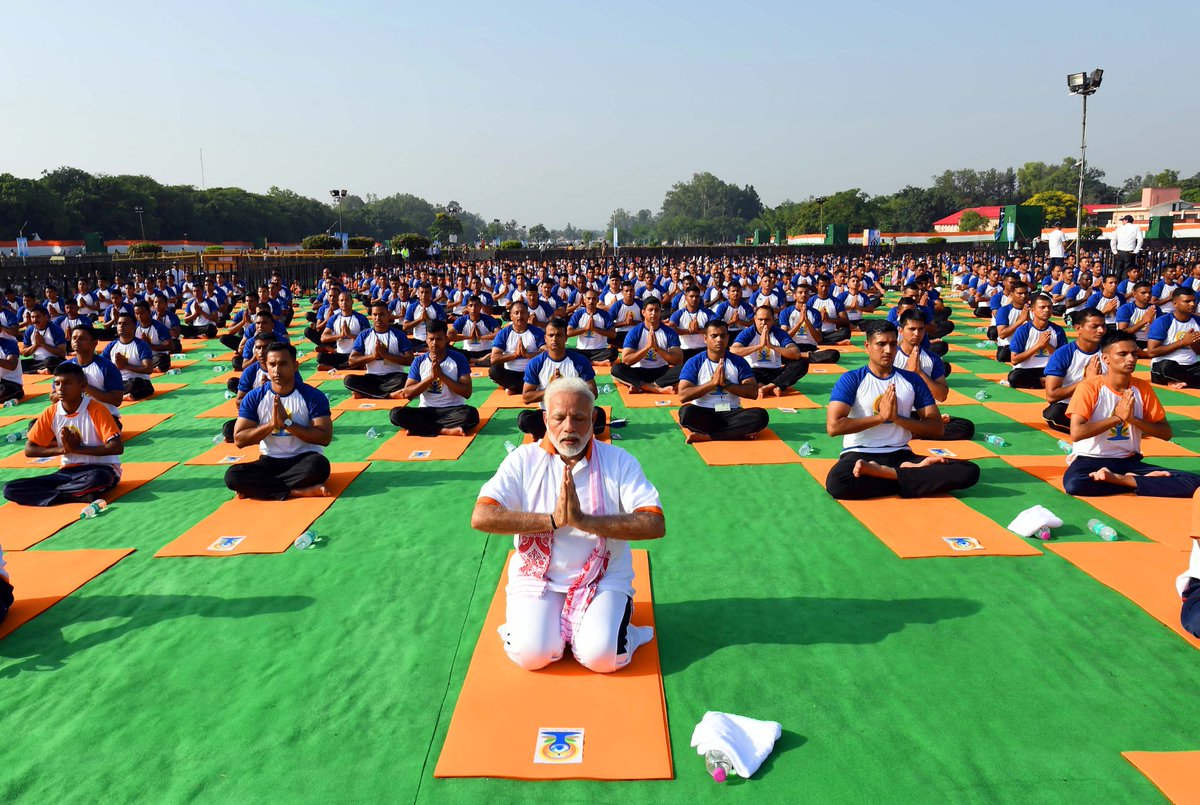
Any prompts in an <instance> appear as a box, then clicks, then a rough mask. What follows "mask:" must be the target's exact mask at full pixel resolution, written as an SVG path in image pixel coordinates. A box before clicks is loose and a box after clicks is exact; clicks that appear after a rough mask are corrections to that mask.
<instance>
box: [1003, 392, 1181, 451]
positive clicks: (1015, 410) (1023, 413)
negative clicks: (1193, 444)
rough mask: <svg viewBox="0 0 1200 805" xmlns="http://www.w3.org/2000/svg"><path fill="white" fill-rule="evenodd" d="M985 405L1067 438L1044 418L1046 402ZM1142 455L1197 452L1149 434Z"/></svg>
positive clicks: (1046, 432)
mask: <svg viewBox="0 0 1200 805" xmlns="http://www.w3.org/2000/svg"><path fill="white" fill-rule="evenodd" d="M984 406H985V407H987V408H990V409H992V410H993V411H995V412H996V413H998V414H1003V415H1004V416H1006V417H1008V418H1009V419H1011V420H1013V421H1015V422H1020V423H1021V424H1022V425H1025V426H1027V427H1030V428H1033V429H1035V430H1038V431H1041V432H1042V433H1044V434H1046V435H1047V436H1049V437H1051V438H1052V439H1055V440H1058V439H1066V438H1067V436H1066V434H1065V433H1059V432H1058V431H1055V430H1051V429H1050V428H1049V426H1048V425H1046V420H1044V419H1042V411H1044V410H1045V409H1046V404H1045V403H1040V402H1037V403H1003V402H986V403H984ZM1068 441H1069V440H1068ZM1142 455H1144V456H1147V457H1152V458H1161V457H1164V456H1194V455H1196V454H1195V453H1194V452H1193V451H1191V450H1188V449H1187V448H1186V447H1183V446H1182V445H1179V444H1176V443H1175V442H1164V441H1163V440H1162V439H1151V438H1150V437H1148V436H1143V437H1142Z"/></svg>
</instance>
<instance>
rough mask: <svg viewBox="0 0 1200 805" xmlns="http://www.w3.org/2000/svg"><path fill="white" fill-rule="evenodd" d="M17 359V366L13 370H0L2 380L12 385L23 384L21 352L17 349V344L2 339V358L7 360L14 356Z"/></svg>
mask: <svg viewBox="0 0 1200 805" xmlns="http://www.w3.org/2000/svg"><path fill="white" fill-rule="evenodd" d="M14 355H15V356H16V357H17V365H16V367H15V368H13V369H0V380H7V381H8V382H10V383H21V382H22V380H21V378H22V372H21V351H20V350H19V349H18V348H17V342H16V341H12V340H9V339H7V338H0V358H3V359H4V360H7V359H9V358H11V357H13V356H14Z"/></svg>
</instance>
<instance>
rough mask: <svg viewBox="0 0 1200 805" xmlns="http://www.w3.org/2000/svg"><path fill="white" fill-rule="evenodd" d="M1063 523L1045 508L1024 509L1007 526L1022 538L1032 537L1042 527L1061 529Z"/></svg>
mask: <svg viewBox="0 0 1200 805" xmlns="http://www.w3.org/2000/svg"><path fill="white" fill-rule="evenodd" d="M1062 524H1063V521H1062V520H1061V519H1059V518H1058V517H1055V516H1054V512H1052V511H1050V510H1049V509H1047V508H1046V507H1045V506H1034V507H1033V508H1030V509H1026V510H1025V511H1023V512H1021V513H1020V514H1018V515H1017V516H1016V518H1015V519H1014V520H1013V521H1012V522H1011V523H1009V524H1008V530H1009V531H1011V532H1013V533H1014V534H1020V535H1021V536H1022V537H1032V536H1033V535H1034V534H1035V533H1036V532H1037V530H1038V529H1039V528H1041V527H1042V526H1049V527H1050V528H1062Z"/></svg>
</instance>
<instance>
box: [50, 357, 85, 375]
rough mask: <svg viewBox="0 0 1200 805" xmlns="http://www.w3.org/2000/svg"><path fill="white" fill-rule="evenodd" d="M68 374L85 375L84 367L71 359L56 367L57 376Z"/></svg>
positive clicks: (55, 373)
mask: <svg viewBox="0 0 1200 805" xmlns="http://www.w3.org/2000/svg"><path fill="white" fill-rule="evenodd" d="M67 375H71V376H72V377H83V376H84V373H83V367H82V366H80V365H79V364H77V363H70V362H69V361H64V362H63V363H60V364H59V365H58V366H56V367H54V376H55V377H66V376H67Z"/></svg>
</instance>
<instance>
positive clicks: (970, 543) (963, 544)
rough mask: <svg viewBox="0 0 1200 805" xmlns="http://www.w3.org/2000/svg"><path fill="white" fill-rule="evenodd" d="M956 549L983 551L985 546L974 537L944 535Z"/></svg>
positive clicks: (948, 543)
mask: <svg viewBox="0 0 1200 805" xmlns="http://www.w3.org/2000/svg"><path fill="white" fill-rule="evenodd" d="M942 539H944V540H946V544H947V545H949V546H950V547H951V548H952V549H953V550H956V551H982V550H983V546H982V545H980V544H979V540H977V539H975V538H974V537H942Z"/></svg>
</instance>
